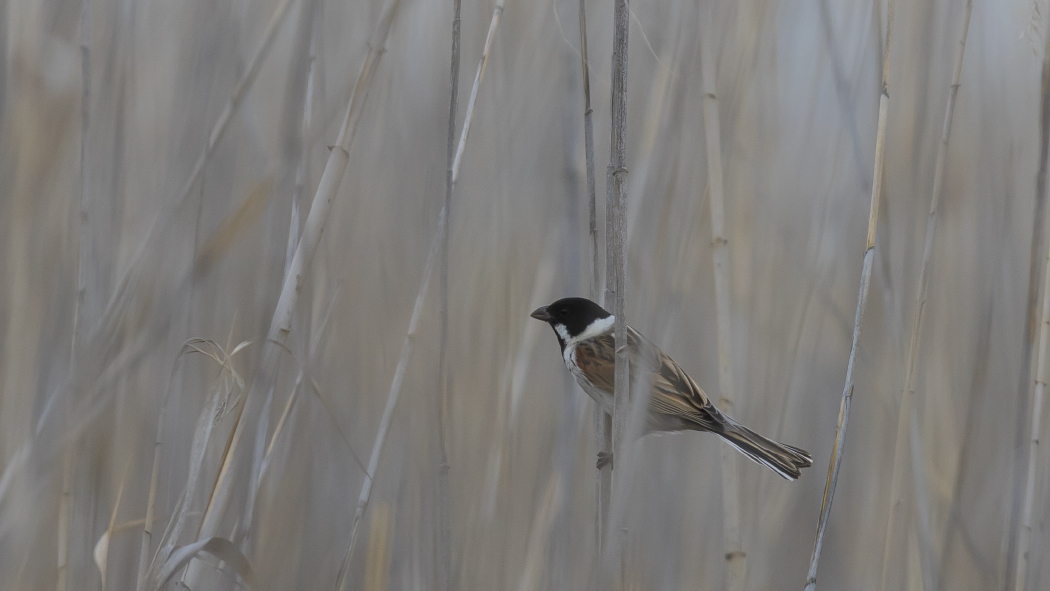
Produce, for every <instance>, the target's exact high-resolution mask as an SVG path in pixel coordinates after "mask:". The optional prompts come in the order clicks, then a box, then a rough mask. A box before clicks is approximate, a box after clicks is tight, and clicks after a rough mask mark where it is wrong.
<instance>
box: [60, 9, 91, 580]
mask: <svg viewBox="0 0 1050 591" xmlns="http://www.w3.org/2000/svg"><path fill="white" fill-rule="evenodd" d="M89 9H90V0H81V3H80V203H79V206H80V207H79V212H78V215H77V234H78V237H77V241H78V244H77V293H76V299H75V300H74V302H73V336H72V339H71V342H70V347H69V367H70V372H69V373H70V375H71V376H74V379H76V378H75V376H76V375H77V363H78V360H77V354H78V353H79V351H78V350H77V349H78V347H77V345H78V344H79V343H78V341H79V340H80V322H81V314H82V313H83V310H82V308H83V306H84V296H85V294H86V293H87V269H86V266H87V256H88V248H87V236H88V227H87V226H88V207H89V201H88V199H89V195H88V191H89V190H90V187H89V186H88V166H87V134H88V129H89V123H90V119H89V117H90V114H91V53H90V49H89V44H90V42H91V35H90V33H91V20H90V15H91V13H90V11H89ZM74 391H76V385H75V384H74ZM75 402H76V401H75V399H71V400H69V401H68V403H67V404H68V405H69V406H70V407H71V406H72V405H73V404H74V403H75ZM72 414H73V413H72V408H67V409H66V423H67V431H68V430H69V429H68V426H69V424H70V422H71V420H72ZM76 449H77V447H76V442H75V441H69V442H68V443H67V444H66V449H65V450H64V452H63V460H62V490H61V491H60V494H59V500H58V532H57V533H58V552H57V557H56V558H57V569H58V576H57V578H56V582H55V589H56V590H57V591H65V590H66V588H67V587H68V585H69V528H70V522H71V521H72V518H73V515H72V512H73V502H72V501H73V499H72V487H73V472H74V469H75V467H76V464H77V462H76Z"/></svg>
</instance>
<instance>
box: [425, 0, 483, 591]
mask: <svg viewBox="0 0 1050 591" xmlns="http://www.w3.org/2000/svg"><path fill="white" fill-rule="evenodd" d="M461 5H462V1H461V0H452V64H451V67H450V68H449V104H448V140H447V146H446V159H447V160H446V162H447V168H446V173H445V206H444V212H445V218H444V219H445V231H444V232H442V233H441V311H440V312H441V313H440V319H439V324H440V336H439V346H438V380H439V381H440V384H439V386H438V393H439V398H438V523H437V527H438V536H439V539H438V549H437V550H438V563H437V576H438V586H437V588H438V590H439V591H449V589H450V588H451V586H450V585H451V580H452V549H451V546H452V525H451V523H450V521H449V507H448V502H449V501H448V472H449V465H448V441H447V437H448V397H449V372H448V266H449V256H450V252H449V235H450V234H451V232H450V231H449V228H448V227H449V219H450V218H451V216H452V190H453V179H452V165H453V163H454V162H455V159H456V109H457V108H458V107H459V53H460V47H459V41H460V31H459V24H460V22H459V20H460V9H461ZM487 49H488V46H487V45H486V56H487ZM483 59H484V58H483ZM473 98H475V97H474V96H471V99H473Z"/></svg>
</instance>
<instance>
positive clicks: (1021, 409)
mask: <svg viewBox="0 0 1050 591" xmlns="http://www.w3.org/2000/svg"><path fill="white" fill-rule="evenodd" d="M1044 37H1046V45H1044V47H1043V75H1042V97H1041V98H1042V101H1041V108H1040V112H1039V168H1038V170H1037V172H1036V175H1035V203H1034V207H1033V208H1032V245H1031V253H1030V254H1029V259H1028V261H1029V267H1028V301H1027V303H1026V304H1025V323H1024V337H1023V340H1022V348H1021V351H1022V353H1021V371H1020V373H1019V374H1018V387H1017V398H1018V404H1017V414H1016V419H1015V422H1014V426H1015V430H1014V432H1015V439H1014V468H1013V479H1012V482H1011V487H1012V491H1011V492H1012V494H1011V495H1010V526H1009V527H1010V529H1009V532H1008V533H1007V535H1008V536H1009V538H1008V542H1007V549H1006V564H1007V565H1012V564H1014V563H1015V562H1016V560H1017V559H1016V556H1017V542H1018V539H1019V538H1020V536H1019V534H1018V527H1019V526H1020V520H1021V504H1022V503H1023V499H1022V497H1021V495H1022V494H1023V489H1022V484H1023V482H1024V479H1025V473H1024V467H1025V463H1024V461H1023V460H1024V456H1023V455H1021V454H1022V453H1023V452H1024V450H1025V425H1026V423H1028V420H1029V414H1028V412H1029V406H1030V404H1029V401H1030V398H1029V396H1030V394H1031V390H1032V378H1033V376H1032V349H1033V348H1034V345H1035V335H1036V328H1035V327H1036V324H1037V323H1038V322H1039V317H1038V307H1039V285H1040V283H1039V272H1040V270H1041V269H1040V265H1039V264H1040V262H1042V253H1043V246H1042V244H1043V240H1045V238H1046V237H1045V236H1044V230H1043V226H1044V225H1045V222H1046V187H1047V168H1048V165H1050V35H1044ZM1006 572H1007V574H1006V576H1007V581H1006V583H1005V587H1007V588H1009V587H1011V581H1010V579H1011V578H1012V576H1013V575H1015V574H1016V573H1015V572H1014V571H1013V570H1012V569H1010V568H1009V567H1007V571H1006Z"/></svg>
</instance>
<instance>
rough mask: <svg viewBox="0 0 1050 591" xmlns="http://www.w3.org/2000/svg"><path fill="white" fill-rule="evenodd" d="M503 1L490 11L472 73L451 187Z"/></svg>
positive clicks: (465, 145)
mask: <svg viewBox="0 0 1050 591" xmlns="http://www.w3.org/2000/svg"><path fill="white" fill-rule="evenodd" d="M503 2H504V0H496V6H495V8H493V9H492V20H490V21H489V32H488V33H487V34H486V35H485V48H484V49H483V50H482V51H481V60H480V61H479V62H478V69H477V71H476V72H474V84H473V85H472V86H471V87H470V98H469V99H468V100H467V113H466V115H464V116H463V127H462V129H461V130H460V133H459V144H458V145H457V146H456V156H455V158H453V159H452V186H453V187H455V186H456V181H457V180H459V167H460V165H461V164H463V151H464V150H466V148H467V135H468V134H469V133H470V124H471V122H472V121H473V120H474V105H475V103H477V101H478V88H480V87H481V80H482V79H483V78H484V77H485V66H486V65H488V63H489V52H490V51H491V50H492V40H493V39H495V38H496V29H498V28H499V21H500V16H502V15H503Z"/></svg>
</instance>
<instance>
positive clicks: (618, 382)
mask: <svg viewBox="0 0 1050 591" xmlns="http://www.w3.org/2000/svg"><path fill="white" fill-rule="evenodd" d="M629 27H630V7H629V5H628V0H615V3H614V4H613V52H612V89H611V95H612V96H611V100H612V127H611V131H610V141H609V169H608V172H607V173H606V192H605V200H606V206H605V207H606V215H605V249H606V250H605V253H606V254H605V260H606V270H605V304H606V306H608V305H609V303H613V314H614V315H615V316H616V320H615V323H614V324H613V330H614V331H615V333H616V374H615V380H614V386H613V400H614V402H613V417H612V443H613V455H614V457H615V455H616V454H619V453H620V452H621V451H622V450H623V444H624V431H625V430H626V428H627V415H628V411H629V408H628V407H629V403H628V395H629V393H630V387H631V383H630V368H629V367H628V363H629V355H628V348H627V312H626V307H627V306H626V296H627V294H626V283H627V252H626V242H627V32H628V28H629ZM617 479H619V476H617ZM616 488H617V489H618V490H623V491H626V490H627V489H626V487H623V486H620V485H616ZM619 547H620V550H621V552H622V551H623V550H624V549H625V547H626V545H625V544H620V545H619ZM620 567H621V569H622V567H623V559H622V556H621V557H620Z"/></svg>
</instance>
